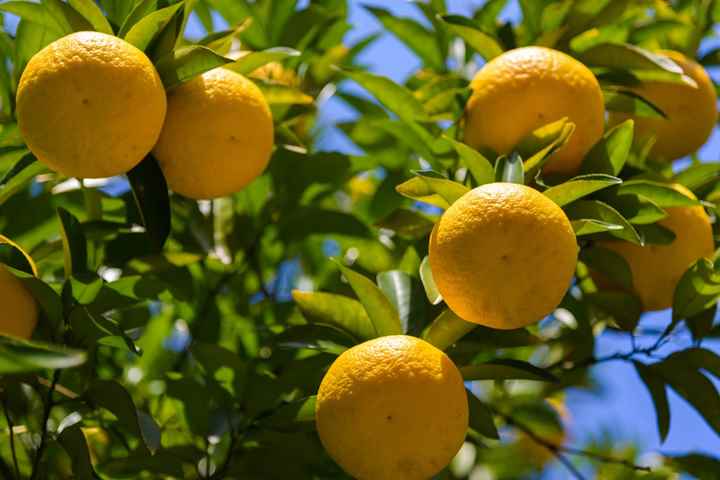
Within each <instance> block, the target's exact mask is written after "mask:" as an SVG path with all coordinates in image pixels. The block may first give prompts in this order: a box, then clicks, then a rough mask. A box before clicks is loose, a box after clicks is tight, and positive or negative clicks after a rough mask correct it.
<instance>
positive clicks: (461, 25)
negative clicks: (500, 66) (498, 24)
mask: <svg viewBox="0 0 720 480" xmlns="http://www.w3.org/2000/svg"><path fill="white" fill-rule="evenodd" d="M439 18H440V19H441V20H442V21H443V23H444V24H445V26H446V28H447V29H448V31H449V32H450V33H453V34H455V35H457V36H458V37H460V38H462V39H463V40H465V43H467V44H468V45H469V46H470V47H471V48H472V49H473V50H475V51H476V52H477V53H478V54H479V55H480V56H481V57H482V58H483V59H485V61H486V62H489V61H490V60H492V59H493V58H495V57H497V56H499V55H501V54H502V53H503V49H502V47H501V46H500V44H499V43H498V42H497V40H495V39H494V38H493V37H491V36H490V35H488V34H487V33H485V32H483V31H482V30H480V29H479V28H478V27H477V26H476V25H475V24H474V23H473V22H472V21H471V20H469V19H467V18H465V17H462V16H460V15H444V16H441V17H439Z"/></svg>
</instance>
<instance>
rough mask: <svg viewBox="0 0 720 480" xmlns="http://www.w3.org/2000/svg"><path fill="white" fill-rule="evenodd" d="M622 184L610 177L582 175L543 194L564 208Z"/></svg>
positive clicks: (620, 181)
mask: <svg viewBox="0 0 720 480" xmlns="http://www.w3.org/2000/svg"><path fill="white" fill-rule="evenodd" d="M621 183H622V180H620V179H619V178H617V177H613V176H610V175H603V174H594V175H580V176H578V177H575V178H571V179H570V180H568V181H567V182H564V183H561V184H560V185H556V186H554V187H550V188H548V189H547V190H545V191H544V192H543V194H544V195H545V196H546V197H548V198H549V199H550V200H552V201H553V202H555V203H556V204H558V206H560V207H563V206H565V205H567V204H569V203H572V202H574V201H575V200H578V199H580V198H583V197H586V196H588V195H590V194H592V193H595V192H597V191H599V190H602V189H604V188H608V187H611V186H613V185H619V184H621Z"/></svg>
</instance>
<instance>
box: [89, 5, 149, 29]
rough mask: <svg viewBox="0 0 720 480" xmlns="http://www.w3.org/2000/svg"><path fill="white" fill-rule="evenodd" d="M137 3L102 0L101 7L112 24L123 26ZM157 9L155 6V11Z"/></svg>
mask: <svg viewBox="0 0 720 480" xmlns="http://www.w3.org/2000/svg"><path fill="white" fill-rule="evenodd" d="M135 3H136V2H134V1H132V2H128V1H127V0H100V6H101V7H102V8H103V10H104V11H105V13H106V14H107V16H108V19H109V20H110V22H112V23H114V24H115V25H122V24H123V22H124V20H125V19H126V18H127V16H128V15H130V12H131V10H132V9H133V6H134V4H135ZM154 9H155V7H154V6H153V10H154Z"/></svg>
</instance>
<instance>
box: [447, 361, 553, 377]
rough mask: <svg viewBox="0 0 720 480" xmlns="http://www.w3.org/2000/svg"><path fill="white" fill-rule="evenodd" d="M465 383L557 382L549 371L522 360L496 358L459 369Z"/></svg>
mask: <svg viewBox="0 0 720 480" xmlns="http://www.w3.org/2000/svg"><path fill="white" fill-rule="evenodd" d="M460 373H461V374H462V376H463V378H464V379H465V381H475V380H535V381H538V382H559V380H558V378H557V377H556V376H555V375H553V374H552V373H550V372H549V371H547V370H545V369H542V368H539V367H536V366H535V365H532V364H530V363H528V362H524V361H522V360H514V359H509V358H498V359H496V360H490V361H488V362H483V363H480V364H477V365H467V366H465V367H461V368H460Z"/></svg>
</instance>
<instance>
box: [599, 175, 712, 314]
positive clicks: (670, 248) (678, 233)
mask: <svg viewBox="0 0 720 480" xmlns="http://www.w3.org/2000/svg"><path fill="white" fill-rule="evenodd" d="M673 188H675V190H677V191H679V192H682V193H683V194H685V195H686V196H688V197H690V198H693V199H694V198H695V195H693V193H692V192H691V191H690V190H688V189H687V188H685V187H683V186H682V185H678V184H675V185H673ZM665 210H666V211H667V213H668V216H667V217H666V218H664V219H662V220H660V221H659V222H658V224H659V225H661V226H663V227H665V228H668V229H670V230H672V231H673V232H674V233H675V240H673V242H672V243H670V244H667V245H654V244H650V245H645V246H644V247H641V246H640V245H635V244H633V243H630V242H625V241H621V240H607V241H602V242H598V245H599V246H601V247H603V248H607V249H610V250H612V251H614V252H616V253H618V254H620V255H621V256H622V257H623V258H624V259H625V260H626V261H627V263H628V265H629V266H630V271H631V272H632V277H633V288H634V289H635V292H636V293H637V295H638V296H639V297H640V300H641V301H642V304H643V309H644V310H645V311H653V310H663V309H665V308H669V307H671V306H672V303H673V295H674V293H675V287H676V286H677V284H678V281H680V278H681V277H682V276H683V274H684V273H685V271H687V269H688V268H689V267H690V266H691V265H692V264H693V263H695V262H696V261H697V260H699V259H701V258H703V257H711V256H712V255H713V251H714V248H715V247H714V244H713V235H712V227H711V225H710V218H709V217H708V215H707V213H705V210H704V209H703V207H701V206H694V207H672V208H666V209H665Z"/></svg>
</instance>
